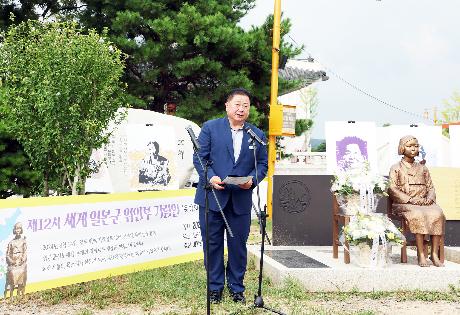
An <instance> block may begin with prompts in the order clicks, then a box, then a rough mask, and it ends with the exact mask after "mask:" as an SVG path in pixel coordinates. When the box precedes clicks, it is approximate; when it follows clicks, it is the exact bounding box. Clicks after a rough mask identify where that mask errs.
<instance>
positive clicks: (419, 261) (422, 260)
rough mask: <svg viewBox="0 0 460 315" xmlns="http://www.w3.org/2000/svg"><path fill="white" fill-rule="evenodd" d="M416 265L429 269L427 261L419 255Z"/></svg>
mask: <svg viewBox="0 0 460 315" xmlns="http://www.w3.org/2000/svg"><path fill="white" fill-rule="evenodd" d="M418 265H419V266H420V267H430V264H429V263H428V261H427V260H426V258H425V256H424V255H421V256H420V257H419V259H418Z"/></svg>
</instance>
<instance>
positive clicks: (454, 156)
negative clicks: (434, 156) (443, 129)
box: [449, 125, 460, 167]
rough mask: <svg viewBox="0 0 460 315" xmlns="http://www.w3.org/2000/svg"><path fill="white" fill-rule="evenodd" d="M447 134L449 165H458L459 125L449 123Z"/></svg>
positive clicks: (459, 149) (459, 164)
mask: <svg viewBox="0 0 460 315" xmlns="http://www.w3.org/2000/svg"><path fill="white" fill-rule="evenodd" d="M449 136H450V156H451V159H450V162H451V166H452V167H460V125H450V126H449Z"/></svg>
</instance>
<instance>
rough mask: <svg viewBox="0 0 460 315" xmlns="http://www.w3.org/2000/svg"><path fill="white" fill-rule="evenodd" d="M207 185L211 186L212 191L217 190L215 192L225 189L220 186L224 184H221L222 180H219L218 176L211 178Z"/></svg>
mask: <svg viewBox="0 0 460 315" xmlns="http://www.w3.org/2000/svg"><path fill="white" fill-rule="evenodd" d="M209 183H210V184H211V186H212V188H214V189H217V190H222V189H225V187H224V186H222V185H225V183H224V182H222V180H221V179H220V177H219V176H213V177H211V179H210V180H209Z"/></svg>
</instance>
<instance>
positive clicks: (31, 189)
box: [0, 121, 40, 199]
mask: <svg viewBox="0 0 460 315" xmlns="http://www.w3.org/2000/svg"><path fill="white" fill-rule="evenodd" d="M39 178H40V173H38V172H36V171H34V170H32V168H31V166H30V161H29V159H28V157H27V156H26V154H25V153H24V150H23V149H22V146H21V145H20V144H19V143H18V142H17V141H16V140H14V139H12V137H11V136H10V135H8V134H7V133H6V130H5V125H4V123H3V122H1V121H0V199H4V198H7V197H10V196H12V195H15V194H18V195H24V196H25V197H28V196H30V195H33V194H35V193H37V192H38V190H39V185H40V182H39Z"/></svg>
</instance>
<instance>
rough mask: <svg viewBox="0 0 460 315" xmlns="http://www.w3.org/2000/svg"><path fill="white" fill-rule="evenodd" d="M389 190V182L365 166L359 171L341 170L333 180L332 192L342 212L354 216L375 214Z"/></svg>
mask: <svg viewBox="0 0 460 315" xmlns="http://www.w3.org/2000/svg"><path fill="white" fill-rule="evenodd" d="M387 188H388V180H387V179H386V178H385V177H384V176H381V175H378V174H375V173H371V172H370V171H369V167H368V165H367V164H364V165H363V166H362V167H361V168H359V169H352V170H350V169H349V170H347V171H344V170H339V171H338V172H337V173H336V174H335V175H334V179H333V180H332V186H331V191H332V192H333V193H334V194H335V195H336V198H337V202H338V203H339V206H340V209H341V210H342V212H344V213H345V214H348V215H354V214H357V213H371V212H375V210H376V208H377V204H378V201H379V200H380V198H381V197H382V196H383V195H387V193H386V191H387Z"/></svg>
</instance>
